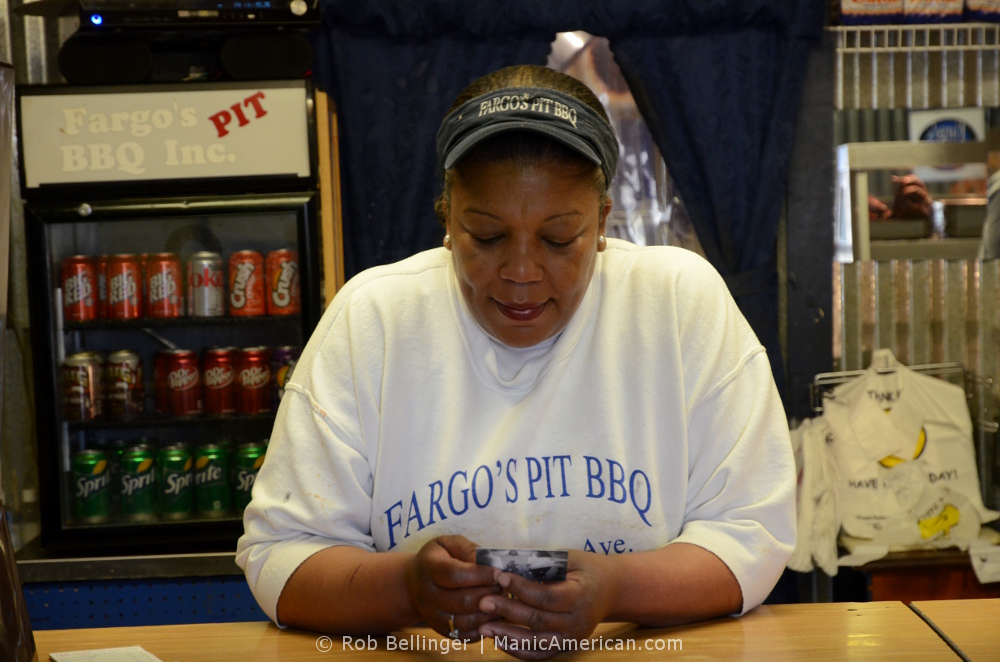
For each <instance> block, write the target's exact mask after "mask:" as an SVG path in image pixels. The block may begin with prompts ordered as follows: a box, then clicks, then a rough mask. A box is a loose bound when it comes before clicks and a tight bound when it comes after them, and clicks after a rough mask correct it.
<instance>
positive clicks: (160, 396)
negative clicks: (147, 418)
mask: <svg viewBox="0 0 1000 662" xmlns="http://www.w3.org/2000/svg"><path fill="white" fill-rule="evenodd" d="M171 353H172V350H169V349H164V350H160V351H159V352H157V353H156V356H155V357H154V358H153V406H154V407H155V409H156V411H158V412H159V413H161V414H169V413H170V398H169V397H168V394H169V391H170V388H169V386H168V385H167V373H168V372H169V371H170V355H171Z"/></svg>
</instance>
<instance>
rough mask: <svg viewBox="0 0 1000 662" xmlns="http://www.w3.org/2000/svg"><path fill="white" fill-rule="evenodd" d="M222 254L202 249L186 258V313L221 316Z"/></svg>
mask: <svg viewBox="0 0 1000 662" xmlns="http://www.w3.org/2000/svg"><path fill="white" fill-rule="evenodd" d="M223 278H224V276H223V275H222V256H221V255H219V254H218V253H210V252H207V251H203V252H200V253H195V254H194V255H192V256H191V259H190V260H188V268H187V282H188V315H190V316H192V317H222V316H223V315H224V314H225V312H226V305H225V287H224V286H223V283H222V281H223Z"/></svg>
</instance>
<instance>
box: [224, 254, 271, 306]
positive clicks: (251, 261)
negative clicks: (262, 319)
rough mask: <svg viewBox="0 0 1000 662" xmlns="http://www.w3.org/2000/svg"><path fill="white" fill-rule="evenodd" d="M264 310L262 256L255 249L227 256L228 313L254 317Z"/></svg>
mask: <svg viewBox="0 0 1000 662" xmlns="http://www.w3.org/2000/svg"><path fill="white" fill-rule="evenodd" d="M266 312H267V305H266V304H265V301H264V258H263V257H262V256H261V254H260V253H258V252H257V251H236V252H235V253H233V254H232V255H230V256H229V314H230V315H233V316H234V317H256V316H258V315H263V314H264V313H266Z"/></svg>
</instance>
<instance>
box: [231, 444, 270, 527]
mask: <svg viewBox="0 0 1000 662" xmlns="http://www.w3.org/2000/svg"><path fill="white" fill-rule="evenodd" d="M266 451H267V448H266V447H265V446H264V444H260V443H256V442H249V443H245V444H240V445H239V447H238V448H237V449H236V462H235V467H234V468H233V472H234V474H233V501H234V505H235V506H236V512H238V513H242V512H243V510H244V509H245V508H246V507H247V504H248V503H250V493H251V491H252V490H253V484H254V482H256V480H257V472H258V471H260V465H262V464H264V454H265V453H266Z"/></svg>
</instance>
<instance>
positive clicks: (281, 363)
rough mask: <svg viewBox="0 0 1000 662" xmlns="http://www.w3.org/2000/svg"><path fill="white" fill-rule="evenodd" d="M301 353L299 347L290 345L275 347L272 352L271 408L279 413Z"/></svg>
mask: <svg viewBox="0 0 1000 662" xmlns="http://www.w3.org/2000/svg"><path fill="white" fill-rule="evenodd" d="M300 353H301V350H300V349H299V348H298V347H292V346H290V345H285V346H283V347H275V348H274V350H273V351H272V352H271V408H272V409H273V410H274V411H278V405H279V404H280V403H281V398H283V397H285V384H287V383H288V380H289V379H291V378H292V371H293V370H294V369H295V363H296V362H297V361H298V360H299V354H300Z"/></svg>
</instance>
